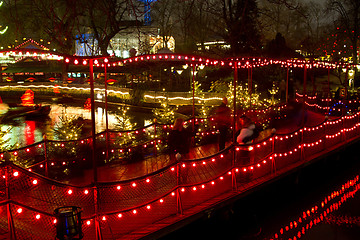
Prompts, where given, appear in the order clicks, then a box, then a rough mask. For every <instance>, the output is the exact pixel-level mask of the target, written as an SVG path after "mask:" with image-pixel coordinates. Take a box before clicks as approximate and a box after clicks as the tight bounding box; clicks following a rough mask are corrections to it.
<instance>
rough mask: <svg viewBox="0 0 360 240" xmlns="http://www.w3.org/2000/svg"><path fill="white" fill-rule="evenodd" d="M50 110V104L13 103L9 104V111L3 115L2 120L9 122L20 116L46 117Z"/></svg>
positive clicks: (27, 117) (31, 117)
mask: <svg viewBox="0 0 360 240" xmlns="http://www.w3.org/2000/svg"><path fill="white" fill-rule="evenodd" d="M50 110H51V107H50V105H45V106H42V105H39V104H36V105H31V106H24V105H11V106H9V109H8V111H7V112H5V113H4V114H2V115H1V117H0V121H1V122H7V121H11V120H14V119H16V118H20V117H25V118H26V119H33V118H38V117H45V116H48V115H49V113H50Z"/></svg>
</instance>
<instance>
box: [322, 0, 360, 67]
mask: <svg viewBox="0 0 360 240" xmlns="http://www.w3.org/2000/svg"><path fill="white" fill-rule="evenodd" d="M328 10H329V11H333V12H336V13H337V14H338V16H339V19H338V26H340V29H343V31H344V33H345V34H346V35H347V36H348V38H349V39H350V42H351V45H350V49H351V52H352V61H353V63H354V64H357V62H358V58H357V51H358V41H359V40H360V1H358V0H344V1H338V0H329V1H328Z"/></svg>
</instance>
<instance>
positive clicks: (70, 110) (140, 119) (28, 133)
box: [0, 101, 153, 147]
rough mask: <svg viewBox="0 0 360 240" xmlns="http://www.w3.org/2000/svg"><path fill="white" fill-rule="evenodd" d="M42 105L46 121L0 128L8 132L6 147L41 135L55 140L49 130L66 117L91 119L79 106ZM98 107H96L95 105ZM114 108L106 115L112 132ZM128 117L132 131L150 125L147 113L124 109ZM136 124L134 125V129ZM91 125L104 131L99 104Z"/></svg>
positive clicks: (21, 120)
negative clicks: (45, 112) (47, 106)
mask: <svg viewBox="0 0 360 240" xmlns="http://www.w3.org/2000/svg"><path fill="white" fill-rule="evenodd" d="M38 103H39V104H42V105H50V106H51V111H50V114H49V117H48V118H38V119H31V120H27V119H26V118H25V117H19V118H16V119H14V120H12V121H9V122H6V123H3V124H1V125H0V129H1V131H4V132H5V131H9V133H8V134H6V135H5V136H4V138H3V139H4V140H9V142H8V143H9V145H14V144H18V147H22V146H26V145H30V144H33V143H35V142H39V141H42V140H43V135H44V134H45V133H47V136H48V137H49V136H50V138H51V139H56V138H55V137H53V136H52V133H53V129H54V128H55V127H56V126H57V124H59V123H60V122H61V120H60V118H61V117H63V116H64V115H66V116H68V117H82V118H84V119H91V112H90V110H88V109H85V108H84V106H82V104H73V103H72V104H71V106H70V105H69V104H67V105H64V104H56V103H53V102H50V101H42V102H38ZM99 105H100V104H99ZM119 111H120V110H118V107H117V106H111V108H110V109H109V111H108V128H109V129H115V128H116V124H117V123H118V120H117V119H116V116H117V115H118V114H119ZM128 115H129V116H131V120H132V122H133V124H134V126H136V127H142V126H144V125H149V124H151V122H150V120H151V119H152V118H153V117H152V113H151V111H149V110H147V111H141V109H140V110H139V109H135V108H131V107H128ZM135 124H136V125H135ZM95 125H96V132H101V131H104V130H105V129H106V115H105V109H104V107H103V104H101V105H100V106H98V107H96V108H95ZM84 137H85V136H84Z"/></svg>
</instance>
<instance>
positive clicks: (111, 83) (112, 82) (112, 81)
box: [106, 79, 117, 85]
mask: <svg viewBox="0 0 360 240" xmlns="http://www.w3.org/2000/svg"><path fill="white" fill-rule="evenodd" d="M116 82H117V81H116V80H115V79H108V80H106V83H107V84H109V85H113V84H114V83H116Z"/></svg>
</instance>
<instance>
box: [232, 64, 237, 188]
mask: <svg viewBox="0 0 360 240" xmlns="http://www.w3.org/2000/svg"><path fill="white" fill-rule="evenodd" d="M237 64H238V63H237V62H235V64H234V82H233V86H234V92H233V97H234V98H233V108H234V111H233V143H236V137H237V136H236V128H237V124H236V122H237V111H236V86H237V79H238V68H237ZM236 152H237V151H236V147H234V148H233V158H232V163H231V165H232V174H231V183H232V190H233V191H235V192H236V191H237V183H236V171H235V163H236V159H237V154H236Z"/></svg>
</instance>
